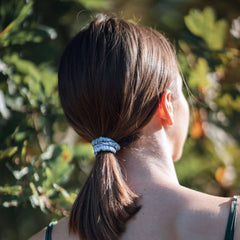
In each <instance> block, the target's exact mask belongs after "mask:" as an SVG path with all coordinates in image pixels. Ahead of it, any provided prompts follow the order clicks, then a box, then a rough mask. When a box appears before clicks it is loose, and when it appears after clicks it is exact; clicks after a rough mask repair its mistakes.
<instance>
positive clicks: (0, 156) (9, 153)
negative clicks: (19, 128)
mask: <svg viewBox="0 0 240 240" xmlns="http://www.w3.org/2000/svg"><path fill="white" fill-rule="evenodd" d="M17 150H18V147H17V146H15V147H9V148H7V149H5V150H4V151H0V160H1V159H3V158H6V157H11V156H12V155H13V154H14V153H16V151H17Z"/></svg>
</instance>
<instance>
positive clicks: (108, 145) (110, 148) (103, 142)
mask: <svg viewBox="0 0 240 240" xmlns="http://www.w3.org/2000/svg"><path fill="white" fill-rule="evenodd" d="M92 146H93V151H94V155H95V156H96V155H97V154H98V153H99V152H101V151H103V152H112V153H116V152H117V151H118V150H120V145H119V144H118V143H117V142H115V141H114V140H112V139H111V138H108V137H99V138H96V139H94V140H92Z"/></svg>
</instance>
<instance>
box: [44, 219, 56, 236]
mask: <svg viewBox="0 0 240 240" xmlns="http://www.w3.org/2000/svg"><path fill="white" fill-rule="evenodd" d="M56 223H57V222H56V221H55V222H50V223H49V225H48V227H47V230H46V234H45V240H52V229H53V226H54V225H55V224H56Z"/></svg>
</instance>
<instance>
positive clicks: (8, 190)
mask: <svg viewBox="0 0 240 240" xmlns="http://www.w3.org/2000/svg"><path fill="white" fill-rule="evenodd" d="M21 191H22V186H18V185H16V186H5V187H2V186H0V193H4V194H9V195H19V194H20V192H21Z"/></svg>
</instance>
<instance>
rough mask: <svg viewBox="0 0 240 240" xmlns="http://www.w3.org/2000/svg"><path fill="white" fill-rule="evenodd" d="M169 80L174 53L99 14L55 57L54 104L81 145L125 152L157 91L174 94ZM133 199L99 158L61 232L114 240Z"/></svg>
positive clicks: (159, 40)
mask: <svg viewBox="0 0 240 240" xmlns="http://www.w3.org/2000/svg"><path fill="white" fill-rule="evenodd" d="M177 73H178V67H177V62H176V57H175V53H174V51H173V49H172V47H171V45H170V44H169V42H168V41H167V40H166V38H165V37H164V36H163V35H162V34H160V33H159V32H157V31H155V30H153V29H151V28H148V27H142V26H137V25H135V24H133V23H130V22H127V21H124V20H122V19H118V18H112V17H106V16H103V15H100V16H98V17H97V18H96V19H95V20H94V21H92V22H91V23H90V25H89V26H88V28H86V29H84V30H82V31H80V32H79V33H78V34H77V35H76V36H75V37H74V38H73V39H72V40H71V42H70V43H69V44H68V46H67V47H66V49H65V51H64V53H63V55H62V58H61V62H60V67H59V75H58V78H59V94H60V100H61V104H62V107H63V110H64V113H65V115H66V118H67V120H68V122H69V123H70V124H71V126H72V127H73V128H74V129H75V130H76V132H77V133H78V134H79V135H80V136H82V137H83V138H84V139H86V140H87V141H92V140H93V139H96V138H98V137H100V136H105V137H109V138H111V139H113V140H115V141H116V142H117V143H118V144H119V145H120V146H121V148H123V147H129V146H130V144H131V143H132V142H134V141H136V140H137V139H138V138H139V136H140V130H141V129H142V128H143V127H144V126H145V125H146V124H147V123H148V122H149V121H150V120H151V118H152V116H153V115H154V113H155V111H156V109H157V107H158V103H159V99H160V97H161V94H162V93H163V92H164V90H165V89H166V88H174V86H173V85H174V83H175V82H176V81H175V79H176V78H177ZM172 83H173V84H172ZM170 85H171V86H170ZM172 90H174V89H172ZM120 151H121V150H120ZM138 199H139V196H137V195H136V194H135V193H134V192H132V191H131V189H130V188H129V187H128V186H127V184H126V181H125V176H124V175H123V174H122V172H121V162H120V161H119V160H118V159H117V158H116V155H114V154H113V153H111V152H100V153H98V154H97V156H96V159H95V164H94V166H93V169H92V171H91V173H90V176H89V177H88V179H87V181H86V183H85V185H84V186H83V188H82V190H81V192H80V193H79V195H78V196H77V198H76V200H75V203H74V205H73V207H72V211H71V215H70V220H69V231H70V232H74V233H78V235H79V237H80V239H84V240H105V239H106V240H114V239H118V238H119V236H120V235H121V233H123V232H124V230H125V227H126V222H127V220H129V219H130V218H131V217H132V216H133V215H134V214H136V213H137V212H138V211H139V210H140V208H141V206H139V204H138Z"/></svg>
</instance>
